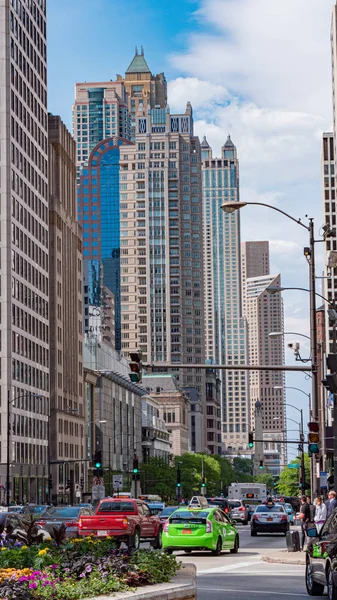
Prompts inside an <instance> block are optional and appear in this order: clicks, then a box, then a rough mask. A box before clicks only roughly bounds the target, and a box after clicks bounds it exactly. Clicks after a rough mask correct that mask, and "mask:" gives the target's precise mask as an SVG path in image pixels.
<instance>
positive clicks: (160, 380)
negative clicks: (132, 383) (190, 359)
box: [142, 373, 190, 456]
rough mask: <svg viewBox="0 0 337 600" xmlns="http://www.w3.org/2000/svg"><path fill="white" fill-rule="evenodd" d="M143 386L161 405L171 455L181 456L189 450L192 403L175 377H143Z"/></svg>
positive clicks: (161, 374) (160, 410) (166, 375)
mask: <svg viewBox="0 0 337 600" xmlns="http://www.w3.org/2000/svg"><path fill="white" fill-rule="evenodd" d="M142 386H143V387H144V388H145V389H146V391H147V392H148V394H149V395H150V396H152V397H153V398H155V399H156V401H157V402H158V404H159V417H160V418H161V419H163V420H164V421H165V423H166V427H167V431H168V432H169V434H170V443H171V454H174V455H175V456H181V455H182V454H185V452H188V450H189V436H188V413H189V410H190V401H189V398H188V396H187V395H186V394H185V393H184V391H183V390H182V389H181V388H179V386H178V384H177V381H176V379H175V377H174V376H173V375H170V374H169V373H165V374H164V373H158V375H143V378H142Z"/></svg>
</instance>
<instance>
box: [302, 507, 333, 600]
mask: <svg viewBox="0 0 337 600" xmlns="http://www.w3.org/2000/svg"><path fill="white" fill-rule="evenodd" d="M307 535H308V537H309V540H310V541H309V543H308V549H307V552H306V568H305V584H306V588H307V592H308V594H309V596H322V595H323V593H324V589H325V587H326V588H327V591H328V600H337V509H335V510H334V511H333V513H332V515H330V517H329V518H328V519H327V520H326V522H325V523H324V525H323V527H322V530H321V532H320V533H319V534H318V533H317V530H316V528H315V527H310V528H309V529H308V531H307Z"/></svg>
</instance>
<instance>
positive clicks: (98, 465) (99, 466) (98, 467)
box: [95, 461, 102, 469]
mask: <svg viewBox="0 0 337 600" xmlns="http://www.w3.org/2000/svg"><path fill="white" fill-rule="evenodd" d="M101 466H102V463H100V462H98V461H96V462H95V467H96V469H100V468H101Z"/></svg>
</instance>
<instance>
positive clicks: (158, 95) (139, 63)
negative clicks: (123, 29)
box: [117, 47, 167, 141]
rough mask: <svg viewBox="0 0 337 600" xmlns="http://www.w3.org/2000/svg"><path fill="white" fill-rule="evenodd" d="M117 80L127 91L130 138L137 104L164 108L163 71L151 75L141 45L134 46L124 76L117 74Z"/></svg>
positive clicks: (137, 107) (132, 137)
mask: <svg viewBox="0 0 337 600" xmlns="http://www.w3.org/2000/svg"><path fill="white" fill-rule="evenodd" d="M117 81H118V82H123V83H124V86H125V90H126V93H127V100H128V106H129V114H130V118H131V139H132V140H133V141H134V140H135V137H136V117H137V113H138V109H139V106H140V105H142V106H143V107H144V108H145V110H147V109H148V108H166V106H167V82H166V79H165V75H164V73H159V74H158V75H153V74H152V73H151V71H150V69H149V66H148V64H147V62H146V60H145V56H144V50H143V47H142V48H141V51H140V52H139V51H138V48H136V51H135V56H134V58H133V59H132V61H131V63H130V65H129V67H128V68H127V70H126V73H125V78H124V79H122V77H121V75H117Z"/></svg>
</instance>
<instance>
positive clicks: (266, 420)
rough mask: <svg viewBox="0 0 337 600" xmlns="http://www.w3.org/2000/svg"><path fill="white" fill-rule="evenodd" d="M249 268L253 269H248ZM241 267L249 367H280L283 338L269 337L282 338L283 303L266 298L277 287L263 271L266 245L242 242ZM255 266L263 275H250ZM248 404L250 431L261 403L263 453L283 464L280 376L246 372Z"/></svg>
mask: <svg viewBox="0 0 337 600" xmlns="http://www.w3.org/2000/svg"><path fill="white" fill-rule="evenodd" d="M251 255H253V256H254V257H255V261H252V260H251ZM266 257H268V259H267V260H266ZM254 263H255V265H254ZM250 264H252V265H253V266H252V268H250V266H249V265H250ZM242 265H243V266H242V287H243V290H244V293H245V316H246V318H247V322H248V331H249V361H250V364H251V365H252V366H253V365H268V364H270V365H273V364H274V365H282V364H284V337H283V335H279V336H272V337H271V336H270V335H269V334H270V333H281V334H282V333H283V331H284V313H283V301H282V297H281V294H270V293H268V291H267V289H268V287H269V286H275V287H280V286H281V276H280V275H269V274H266V271H269V250H268V253H267V246H266V243H265V242H256V243H254V242H244V243H243V244H242ZM258 266H259V268H260V270H261V271H262V272H264V274H261V275H252V274H253V273H258ZM248 275H250V277H248ZM250 401H251V415H252V418H251V430H254V428H255V422H254V410H253V407H254V406H255V404H256V402H261V405H262V406H261V408H262V411H263V439H264V440H265V444H264V450H265V451H266V452H268V451H271V452H272V453H275V452H278V453H279V455H280V457H279V460H280V464H285V461H286V450H285V446H284V444H281V443H280V440H282V439H283V438H284V436H285V435H286V412H285V404H284V403H285V396H284V373H282V372H281V371H250ZM273 460H274V459H273Z"/></svg>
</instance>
